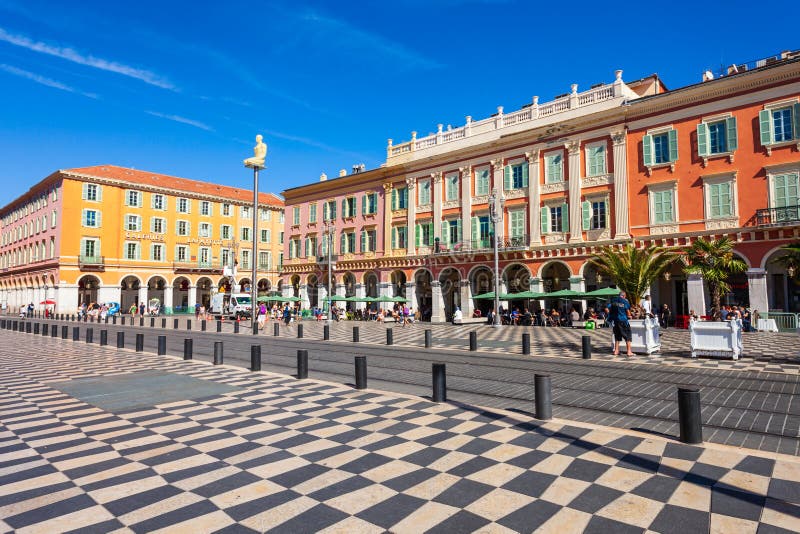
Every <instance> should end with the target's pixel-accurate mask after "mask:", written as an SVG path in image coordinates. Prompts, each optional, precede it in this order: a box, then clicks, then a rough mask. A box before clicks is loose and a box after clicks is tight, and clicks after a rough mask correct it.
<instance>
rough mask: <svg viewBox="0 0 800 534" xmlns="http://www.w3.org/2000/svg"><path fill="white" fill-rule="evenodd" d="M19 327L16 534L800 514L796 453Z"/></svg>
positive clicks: (709, 527)
mask: <svg viewBox="0 0 800 534" xmlns="http://www.w3.org/2000/svg"><path fill="white" fill-rule="evenodd" d="M12 335H13V334H9V333H3V332H0V336H3V338H5V342H4V343H2V344H1V345H2V348H0V530H2V531H17V532H66V531H74V532H158V531H164V532H287V533H302V532H340V533H359V532H394V533H405V532H443V533H458V532H486V533H489V532H498V533H500V532H533V531H537V532H558V533H559V534H561V533H564V532H580V531H584V532H603V533H610V532H679V533H681V534H686V533H689V532H708V531H711V532H737V533H744V532H756V531H758V532H776V533H777V532H796V531H797V530H798V525H800V461H798V459H797V458H795V457H789V456H784V455H779V454H765V453H755V452H753V451H748V450H745V449H734V448H730V447H723V446H711V445H707V446H700V447H698V446H688V445H683V444H680V443H676V442H672V441H668V440H663V439H660V438H656V437H650V436H643V435H636V434H632V433H624V432H621V431H616V430H611V429H606V428H599V427H592V426H590V425H581V424H572V423H569V422H565V421H551V422H547V423H542V422H537V421H534V420H530V419H526V418H524V417H522V416H518V415H512V414H508V413H503V412H489V411H484V410H481V409H466V408H463V407H455V406H453V405H449V404H434V403H431V402H428V401H426V400H424V399H421V398H412V397H405V396H401V395H396V394H385V393H382V392H379V391H371V390H368V391H355V390H352V389H349V388H347V387H345V386H341V385H336V384H330V383H322V382H318V381H313V380H302V381H298V380H295V379H294V378H291V377H287V376H281V375H272V374H266V373H250V372H248V371H245V370H242V369H238V368H233V367H228V366H218V367H214V366H211V365H209V364H204V363H199V362H184V361H181V360H177V359H175V358H171V357H157V356H155V355H152V354H147V353H133V352H130V351H117V350H116V349H108V348H101V347H98V346H96V345H81V346H78V345H76V344H73V343H71V342H68V341H61V340H53V339H33V338H30V337H25V336H14V337H11V336H12ZM10 341H13V343H11V342H10ZM176 397H179V398H180V397H182V398H180V399H179V400H176Z"/></svg>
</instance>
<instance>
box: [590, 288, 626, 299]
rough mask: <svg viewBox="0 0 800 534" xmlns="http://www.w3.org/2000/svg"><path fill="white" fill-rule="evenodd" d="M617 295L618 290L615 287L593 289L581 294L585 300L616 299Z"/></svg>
mask: <svg viewBox="0 0 800 534" xmlns="http://www.w3.org/2000/svg"><path fill="white" fill-rule="evenodd" d="M617 295H619V289H618V288H616V287H604V288H603V289H595V290H594V291H589V292H588V293H584V294H583V296H584V297H586V298H596V297H616V296H617Z"/></svg>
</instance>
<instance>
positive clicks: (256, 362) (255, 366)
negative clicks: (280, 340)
mask: <svg viewBox="0 0 800 534" xmlns="http://www.w3.org/2000/svg"><path fill="white" fill-rule="evenodd" d="M250 370H251V371H260V370H261V345H250Z"/></svg>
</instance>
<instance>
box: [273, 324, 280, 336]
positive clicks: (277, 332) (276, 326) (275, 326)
mask: <svg viewBox="0 0 800 534" xmlns="http://www.w3.org/2000/svg"><path fill="white" fill-rule="evenodd" d="M272 334H273V335H274V336H275V337H277V336H279V335H281V325H280V324H278V323H274V324H273V325H272Z"/></svg>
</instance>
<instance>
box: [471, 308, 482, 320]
mask: <svg viewBox="0 0 800 534" xmlns="http://www.w3.org/2000/svg"><path fill="white" fill-rule="evenodd" d="M472 317H474V318H475V319H480V317H481V311H480V310H479V309H477V308H476V309H475V311H474V312H472Z"/></svg>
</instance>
